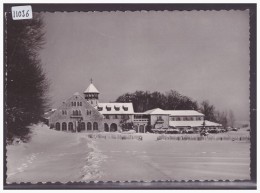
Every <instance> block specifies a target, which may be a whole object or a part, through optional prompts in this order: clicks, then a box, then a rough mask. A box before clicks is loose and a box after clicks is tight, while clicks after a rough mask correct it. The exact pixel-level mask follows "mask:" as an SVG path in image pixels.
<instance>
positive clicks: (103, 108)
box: [95, 103, 134, 115]
mask: <svg viewBox="0 0 260 193" xmlns="http://www.w3.org/2000/svg"><path fill="white" fill-rule="evenodd" d="M95 108H96V109H97V110H98V111H99V112H100V113H101V114H112V115H115V114H134V108H133V104H132V103H98V106H96V107H95Z"/></svg>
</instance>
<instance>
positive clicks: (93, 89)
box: [84, 83, 99, 93]
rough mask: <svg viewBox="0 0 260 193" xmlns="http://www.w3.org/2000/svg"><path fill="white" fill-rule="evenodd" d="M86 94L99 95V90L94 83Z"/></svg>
mask: <svg viewBox="0 0 260 193" xmlns="http://www.w3.org/2000/svg"><path fill="white" fill-rule="evenodd" d="M84 93H99V91H98V89H97V88H96V87H95V86H94V84H93V83H90V85H89V86H88V88H87V89H86V90H85V91H84Z"/></svg>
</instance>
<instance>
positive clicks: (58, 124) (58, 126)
mask: <svg viewBox="0 0 260 193" xmlns="http://www.w3.org/2000/svg"><path fill="white" fill-rule="evenodd" d="M55 129H56V130H57V131H60V123H59V122H57V123H56V125H55Z"/></svg>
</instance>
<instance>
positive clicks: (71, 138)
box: [7, 128, 105, 183]
mask: <svg viewBox="0 0 260 193" xmlns="http://www.w3.org/2000/svg"><path fill="white" fill-rule="evenodd" d="M104 158H105V157H104V156H102V154H101V153H99V151H98V149H97V148H96V147H95V141H93V140H90V139H88V138H87V137H86V136H85V135H79V134H73V133H64V132H57V131H52V130H49V129H47V128H37V129H36V130H35V131H34V136H33V137H32V140H31V141H30V142H29V143H26V144H19V145H15V146H13V145H12V146H7V176H8V177H7V182H10V183H11V182H18V183H19V182H33V183H36V182H57V181H59V182H69V181H89V180H96V179H98V178H100V177H101V175H102V173H101V172H100V170H99V165H100V163H101V162H102V160H103V159H104Z"/></svg>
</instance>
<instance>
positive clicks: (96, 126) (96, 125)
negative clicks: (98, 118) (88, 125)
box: [93, 122, 98, 131]
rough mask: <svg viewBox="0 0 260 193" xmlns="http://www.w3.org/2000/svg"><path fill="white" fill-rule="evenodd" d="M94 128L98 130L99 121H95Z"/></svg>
mask: <svg viewBox="0 0 260 193" xmlns="http://www.w3.org/2000/svg"><path fill="white" fill-rule="evenodd" d="M93 130H96V131H97V130H98V124H97V122H94V123H93Z"/></svg>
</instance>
